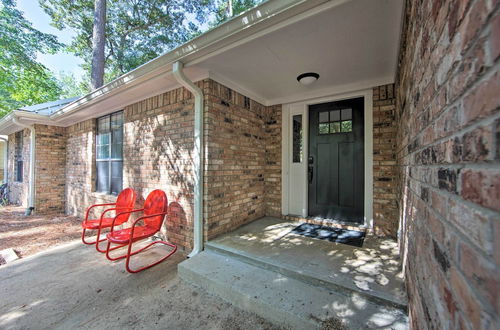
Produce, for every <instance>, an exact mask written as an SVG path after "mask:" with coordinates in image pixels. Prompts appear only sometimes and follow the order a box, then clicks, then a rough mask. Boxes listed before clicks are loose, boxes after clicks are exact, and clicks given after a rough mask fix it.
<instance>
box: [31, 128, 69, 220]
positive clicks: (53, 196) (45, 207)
mask: <svg viewBox="0 0 500 330" xmlns="http://www.w3.org/2000/svg"><path fill="white" fill-rule="evenodd" d="M35 132H36V138H35V142H36V148H35V152H36V154H35V163H36V165H35V183H36V185H35V196H36V199H35V212H36V213H38V214H45V213H53V212H64V209H65V208H64V204H65V200H66V198H65V190H66V189H65V185H66V177H65V174H66V173H65V166H66V139H67V136H66V128H65V127H57V126H47V125H35Z"/></svg>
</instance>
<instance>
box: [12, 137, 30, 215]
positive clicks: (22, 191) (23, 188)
mask: <svg viewBox="0 0 500 330" xmlns="http://www.w3.org/2000/svg"><path fill="white" fill-rule="evenodd" d="M8 149H9V150H8V155H9V158H8V172H9V178H8V180H9V182H8V186H9V202H10V203H13V204H17V205H21V206H24V207H27V206H28V178H29V159H30V131H29V130H28V129H24V130H23V151H22V156H23V182H17V181H15V179H16V170H15V168H16V162H15V159H14V155H15V152H16V134H10V135H9V148H8Z"/></svg>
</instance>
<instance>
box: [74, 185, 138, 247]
mask: <svg viewBox="0 0 500 330" xmlns="http://www.w3.org/2000/svg"><path fill="white" fill-rule="evenodd" d="M136 197H137V194H136V192H135V191H134V189H132V188H126V189H124V190H122V192H120V194H119V195H118V197H117V198H116V203H107V204H95V205H92V206H90V207H89V208H88V209H87V213H86V214H85V220H84V221H83V222H82V228H83V232H82V242H83V243H85V244H88V245H92V244H95V248H96V250H97V251H99V252H102V253H104V252H106V250H101V249H99V243H100V242H104V241H105V240H106V239H105V238H103V239H100V238H101V230H102V229H104V228H111V225H112V224H114V225H115V226H118V225H121V224H123V223H125V222H127V221H128V218H129V217H130V213H128V212H129V211H131V210H132V209H133V208H134V204H135V199H136ZM98 206H115V207H112V208H109V209H105V210H104V211H103V212H102V213H101V216H100V217H99V218H98V219H89V213H90V210H91V209H93V208H94V207H98ZM110 211H115V214H116V216H115V217H113V216H108V217H105V214H106V213H108V212H110ZM87 230H97V238H96V240H95V241H94V242H88V241H85V232H86V231H87Z"/></svg>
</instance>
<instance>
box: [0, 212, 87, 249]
mask: <svg viewBox="0 0 500 330" xmlns="http://www.w3.org/2000/svg"><path fill="white" fill-rule="evenodd" d="M24 211H25V208H24V207H20V206H12V205H8V206H0V250H3V249H8V248H13V249H14V250H15V251H16V252H17V254H18V255H19V256H20V257H26V256H29V255H32V254H35V253H37V252H40V251H43V250H46V249H47V248H50V247H53V246H56V245H59V244H61V243H65V242H69V241H72V240H75V239H77V238H79V237H80V235H81V221H82V220H81V219H80V218H76V217H70V216H66V215H64V214H53V215H33V216H28V217H27V216H25V215H24Z"/></svg>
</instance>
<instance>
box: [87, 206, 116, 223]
mask: <svg viewBox="0 0 500 330" xmlns="http://www.w3.org/2000/svg"><path fill="white" fill-rule="evenodd" d="M110 205H116V203H106V204H94V205H91V206H89V208H87V212H86V213H85V221H86V220H88V219H89V213H90V210H91V209H93V208H94V207H97V206H110Z"/></svg>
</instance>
